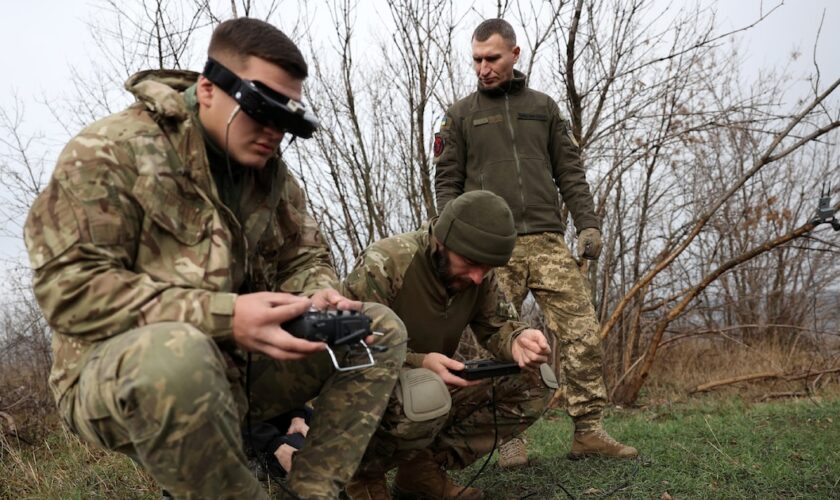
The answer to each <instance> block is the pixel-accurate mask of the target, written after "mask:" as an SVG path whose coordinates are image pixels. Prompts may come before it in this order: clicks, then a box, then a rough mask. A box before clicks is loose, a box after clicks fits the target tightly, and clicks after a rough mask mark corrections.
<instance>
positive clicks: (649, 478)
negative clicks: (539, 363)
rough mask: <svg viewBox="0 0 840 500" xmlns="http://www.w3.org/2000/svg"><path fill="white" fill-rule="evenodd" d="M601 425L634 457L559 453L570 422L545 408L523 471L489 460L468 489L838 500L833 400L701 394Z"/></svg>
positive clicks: (839, 427) (839, 439)
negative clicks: (767, 400)
mask: <svg viewBox="0 0 840 500" xmlns="http://www.w3.org/2000/svg"><path fill="white" fill-rule="evenodd" d="M606 426H607V429H608V430H609V431H610V433H611V434H612V435H613V436H614V437H616V438H617V439H620V440H621V441H623V442H625V443H628V444H632V445H634V446H636V447H637V448H638V449H639V450H640V452H641V458H640V459H639V460H638V461H620V460H604V459H587V460H581V461H570V460H568V459H566V458H565V455H566V453H568V451H569V448H570V446H571V443H570V441H571V439H570V434H571V423H570V420H569V419H568V418H567V417H565V416H564V415H563V414H561V413H560V412H553V413H551V414H549V415H548V417H547V418H546V419H544V420H542V421H540V422H538V423H537V424H536V425H535V426H534V427H532V428H531V429H530V430H529V431H528V437H529V446H528V447H529V450H530V454H531V457H532V459H533V460H532V464H531V466H530V467H527V468H523V469H520V470H514V471H507V470H500V469H499V468H498V467H497V466H496V465H495V464H494V463H492V462H491V464H490V465H488V467H487V468H486V469H485V471H484V472H483V473H482V474H481V476H480V477H479V478H478V479H477V480H476V481H475V483H474V485H475V486H479V487H481V488H482V489H484V490H485V491H486V492H487V493H488V494H489V498H522V497H526V496H527V497H528V498H540V499H541V498H570V497H571V498H598V497H603V496H606V495H608V494H610V493H611V492H612V495H610V496H611V497H612V498H662V496H663V494H664V493H666V492H667V493H668V495H670V496H672V497H673V498H725V499H730V498H750V499H752V498H840V400H833V401H823V402H819V403H815V402H811V401H795V402H787V403H772V404H755V405H753V404H744V403H743V402H741V401H740V400H737V399H732V400H724V401H721V400H714V399H700V400H696V401H694V402H692V403H689V404H682V405H680V406H671V407H655V408H650V409H647V410H644V411H635V412H621V413H616V414H613V415H611V416H610V417H609V418H608V419H607V424H606ZM478 465H480V464H478ZM478 465H474V466H473V467H471V468H470V469H468V470H466V471H463V472H461V473H459V474H458V478H459V479H460V480H461V481H462V482H467V481H469V479H470V478H472V477H473V476H474V475H475V472H476V471H477V470H478ZM564 488H565V490H566V491H568V494H566V493H564V491H563V489H564Z"/></svg>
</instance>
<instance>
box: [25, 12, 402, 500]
mask: <svg viewBox="0 0 840 500" xmlns="http://www.w3.org/2000/svg"><path fill="white" fill-rule="evenodd" d="M208 56H209V57H208V62H207V65H206V66H205V69H204V72H203V74H202V75H198V74H196V73H192V72H188V71H145V72H141V73H138V74H136V75H134V76H133V77H131V78H130V79H129V80H128V82H127V83H126V88H127V89H128V90H129V91H130V92H132V93H133V94H134V95H135V96H136V98H137V102H136V103H135V104H133V105H132V106H130V107H129V108H128V109H126V110H124V111H122V112H120V113H117V114H114V115H111V116H109V117H106V118H104V119H102V120H100V121H97V122H96V123H94V124H92V125H90V126H89V127H87V128H86V129H84V130H83V131H82V132H81V133H80V134H79V135H77V136H76V137H75V138H73V139H72V140H71V141H70V142H69V143H68V144H67V146H66V147H65V148H64V151H63V152H62V153H61V155H60V157H59V159H58V165H57V166H56V169H55V173H54V174H53V177H52V179H51V181H50V183H49V185H48V186H47V188H46V189H45V190H44V192H43V193H41V195H40V196H39V197H38V198H37V199H36V201H35V203H34V205H33V207H32V209H31V211H30V213H29V217H28V220H27V222H26V228H25V239H26V244H27V248H28V250H29V257H30V262H31V264H32V268H33V269H34V290H35V295H36V297H37V299H38V302H39V304H40V305H41V308H42V309H43V311H44V315H45V316H46V318H47V321H48V322H49V324H50V326H51V327H52V329H53V348H54V362H53V367H52V373H51V376H50V384H51V387H52V389H53V392H54V395H55V398H56V402H57V404H58V409H59V413H60V414H61V416H62V419H63V420H64V422H65V423H66V424H67V426H68V427H69V428H70V429H71V430H72V431H73V432H75V433H76V434H78V435H79V436H80V437H81V438H82V439H83V440H84V441H86V442H89V443H93V444H96V445H99V446H102V447H104V448H107V449H110V450H114V451H118V452H121V453H124V454H126V455H129V456H130V457H132V458H133V459H134V460H135V461H137V462H138V463H140V464H142V466H143V467H144V468H145V469H146V470H147V471H148V472H149V473H150V474H151V475H152V477H154V478H155V480H156V481H157V482H158V483H159V484H160V485H161V486H162V487H163V488H164V489H165V490H167V491H168V492H169V493H170V494H171V495H173V496H174V497H176V498H267V495H266V493H265V492H264V491H263V490H262V489H261V486H260V483H259V482H258V481H257V480H256V479H255V478H254V477H253V475H252V474H251V472H250V471H249V469H248V466H247V462H246V459H245V455H244V453H243V449H242V439H241V436H240V423H241V422H242V421H243V420H245V417H246V412H247V411H250V418H253V420H254V421H258V420H265V419H268V418H270V417H273V416H276V415H279V414H282V413H285V412H288V411H290V410H293V409H295V408H300V407H302V406H303V404H304V403H305V402H306V401H308V400H310V399H311V398H313V397H315V396H318V399H317V402H316V405H315V415H316V416H315V418H314V420H313V422H312V427H311V430H310V432H309V434H308V437H307V442H306V446H305V447H304V448H303V449H302V450H300V452H298V453H297V454H296V455H295V457H294V462H293V464H294V466H293V467H292V469H291V474H290V476H289V482H288V484H289V487H290V489H291V490H292V492H293V493H294V494H295V495H296V496H298V497H303V498H334V497H336V496H337V495H338V492H339V491H340V489H341V488H342V487H343V485H344V483H345V482H346V481H347V480H348V479H349V478H350V477H351V475H352V474H353V472H354V471H355V469H356V466H357V464H358V462H359V460H360V459H361V457H362V452H363V450H364V448H365V445H366V444H367V442H368V440H369V438H370V436H371V434H372V433H373V432H374V430H375V429H376V426H377V423H378V422H379V419H380V417H381V415H382V413H383V411H384V409H385V406H386V404H387V401H388V397H389V395H390V394H391V391H392V390H393V387H394V384H395V383H396V379H397V371H398V368H399V367H400V366H401V365H402V362H403V360H404V358H405V347H404V346H402V345H401V344H402V342H403V341H404V339H405V332H404V329H403V326H402V322H401V321H400V320H399V319H398V318H396V317H395V316H394V315H393V313H392V312H391V311H389V310H387V309H386V308H385V307H383V306H381V305H379V304H365V305H364V306H363V305H362V304H361V303H359V302H354V301H350V300H348V299H346V298H344V297H342V296H341V295H340V294H339V293H338V292H337V291H336V290H334V289H333V288H332V287H334V286H336V285H337V281H336V275H335V272H334V270H333V267H332V265H331V264H330V261H329V252H328V250H327V248H326V247H325V245H324V243H323V240H322V238H321V235H320V234H319V231H318V228H317V226H316V224H315V221H314V220H313V219H312V217H311V216H310V215H309V214H308V213H307V211H306V203H305V200H304V198H303V193H302V191H301V189H300V187H299V186H298V184H297V182H296V180H295V179H294V178H293V177H292V175H291V174H290V173H289V170H288V168H287V167H286V165H285V163H284V162H283V161H282V159H281V158H280V153H279V149H278V147H279V144H280V141H281V140H282V139H283V137H284V134H285V133H286V132H290V133H292V134H294V135H298V136H301V137H304V138H305V137H308V136H309V135H311V134H312V132H313V131H314V130H315V127H316V125H317V122H315V120H314V118H313V117H312V116H311V115H310V114H309V113H308V112H307V111H306V110H305V108H304V107H303V106H302V104H301V103H300V96H301V88H302V83H303V79H304V78H305V77H306V74H307V67H306V62H305V61H304V60H303V57H302V55H301V53H300V51H299V50H298V48H297V47H296V46H295V44H294V43H293V42H292V41H291V40H289V38H288V37H286V35H284V34H283V33H282V32H280V31H279V30H277V29H276V28H274V27H273V26H271V25H269V24H267V23H264V22H262V21H257V20H254V19H235V20H231V21H226V22H224V23H221V24H220V25H219V26H218V27H217V28H216V29H215V31H214V32H213V36H212V38H211V41H210V46H209V49H208ZM310 307H316V308H319V309H324V308H338V309H359V308H363V311H364V312H365V313H366V314H368V315H369V316H371V317H372V318H373V319H374V323H373V325H374V328H375V329H376V330H378V331H380V332H384V336H383V337H382V338H381V339H380V340H379V341H378V342H377V343H378V345H379V346H381V347H382V348H385V352H384V353H382V354H377V362H376V364H375V365H373V366H371V367H368V368H364V369H361V370H357V371H342V372H339V371H336V370H335V369H334V368H333V366H332V364H331V362H330V359H329V357H328V356H327V353H326V352H325V348H326V346H325V344H324V343H321V342H310V341H308V340H304V339H300V338H296V337H293V336H292V335H291V334H289V333H288V332H286V331H285V330H283V329H282V328H281V327H280V325H281V324H282V323H284V322H285V321H288V320H290V319H292V318H295V317H297V316H299V315H301V314H302V313H304V311H306V310H307V309H309V308H310ZM246 351H247V352H248V353H254V362H253V363H251V362H250V357H251V354H248V355H247V356H246ZM246 359H248V361H247V365H248V369H247V370H246ZM246 372H248V375H247V376H248V377H249V380H247V381H246V380H244V379H245V376H246ZM246 385H248V386H249V389H250V390H247V391H246V390H245V389H244V387H245V386H246ZM249 399H250V401H249ZM249 403H250V410H246V408H247V407H248V405H249Z"/></svg>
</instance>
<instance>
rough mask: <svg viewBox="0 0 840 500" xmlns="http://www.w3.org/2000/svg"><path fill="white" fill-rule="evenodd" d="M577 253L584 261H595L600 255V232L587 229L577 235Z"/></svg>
mask: <svg viewBox="0 0 840 500" xmlns="http://www.w3.org/2000/svg"><path fill="white" fill-rule="evenodd" d="M578 253H579V254H580V256H581V257H583V258H584V259H589V260H595V259H597V258H598V256H599V255H601V231H600V230H598V228H594V227H588V228H586V229H584V230H583V231H581V232H580V235H578Z"/></svg>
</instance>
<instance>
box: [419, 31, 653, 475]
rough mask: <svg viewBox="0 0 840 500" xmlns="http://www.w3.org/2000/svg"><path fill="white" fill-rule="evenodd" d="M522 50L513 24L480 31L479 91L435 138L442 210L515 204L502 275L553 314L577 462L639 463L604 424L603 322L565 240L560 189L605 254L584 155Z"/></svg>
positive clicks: (512, 447)
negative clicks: (487, 199) (497, 200)
mask: <svg viewBox="0 0 840 500" xmlns="http://www.w3.org/2000/svg"><path fill="white" fill-rule="evenodd" d="M519 53H520V49H519V47H518V46H517V45H516V34H515V33H514V31H513V28H512V27H511V25H510V24H509V23H508V22H506V21H504V20H503V19H489V20H486V21H484V22H482V23H481V24H479V26H478V27H477V28H476V29H475V31H474V32H473V36H472V57H473V67H474V69H475V72H476V75H477V76H478V90H477V91H476V92H474V93H472V94H470V95H469V96H467V97H465V98H463V99H461V100H459V101H458V102H456V103H455V104H453V105H452V106H451V107H450V108H449V110H447V112H446V117H445V119H444V121H443V123H442V124H441V126H440V132H439V133H438V134H436V135H435V148H434V149H435V151H434V152H435V162H436V165H437V170H436V173H435V189H436V197H437V205H438V209H439V210H443V209H444V208H445V207H446V204H447V203H449V202H450V201H451V200H453V199H454V198H455V197H457V196H458V195H459V194H461V193H463V192H465V191H472V190H475V189H486V190H490V191H493V192H494V193H496V194H498V195H500V196H501V197H502V198H504V199H505V201H507V202H508V204H509V205H510V208H511V211H512V212H513V217H514V220H515V221H516V230H517V233H518V237H517V241H516V248H515V249H514V251H513V256H512V257H511V260H510V262H509V263H508V264H507V266H506V267H504V268H500V269H499V270H498V271H497V276H498V279H499V283H500V284H501V286H502V288H503V289H504V290H505V291H506V292H507V293H508V297H509V298H510V299H511V300H512V301H513V303H514V304H515V305H517V306H521V304H522V302H523V301H524V299H525V296H526V295H527V294H528V291H529V290H530V291H531V292H532V293H533V295H534V297H535V299H536V300H537V303H538V304H539V305H540V308H541V309H542V311H543V313H544V315H545V319H546V324H547V327H548V330H549V332H550V333H551V339H552V341H553V342H552V343H553V344H554V345H552V349H553V350H554V351H555V352H556V353H557V355H558V356H559V360H558V361H557V366H555V370H558V372H559V370H561V369H562V370H563V372H564V374H565V379H566V383H567V390H566V399H567V406H566V407H567V411H568V413H569V415H570V416H571V417H572V420H573V421H574V426H575V432H574V439H573V442H572V451H571V454H570V457H571V458H579V457H583V456H587V455H603V456H610V457H622V458H625V457H634V456H636V455H637V452H636V449H635V448H633V447H631V446H626V445H624V444H621V443H619V442H617V441H616V440H614V439H613V438H611V437H610V436H609V435H608V434H607V433H606V432H605V431H604V429H603V427H602V413H603V409H604V405H605V404H606V390H605V388H604V381H603V373H602V370H603V367H602V364H603V361H602V348H601V344H600V339H599V336H598V323H597V320H596V318H595V311H594V309H593V307H592V304H591V302H590V298H589V292H588V291H587V286H586V282H585V280H584V278H583V276H582V275H581V273H580V272H579V270H578V268H577V265H576V262H575V260H574V258H573V257H572V256H571V254H570V252H569V249H568V247H567V246H566V244H565V242H564V239H563V233H564V231H565V229H566V227H565V224H564V221H563V219H562V217H561V209H560V206H561V200H560V198H558V191H559V193H560V195H561V196H562V201H563V202H564V203H565V204H566V206H568V207H569V210H570V211H571V213H572V216H573V217H574V221H575V227H576V228H577V230H578V232H579V234H578V247H579V248H582V249H583V252H582V256H583V257H584V258H586V259H593V260H594V259H597V258H598V255H599V254H600V252H601V232H600V229H599V221H598V218H597V217H596V215H595V211H594V203H593V200H592V195H591V193H590V191H589V185H588V184H587V182H586V176H585V174H584V170H583V166H582V165H581V161H580V150H579V147H578V145H577V143H576V142H575V139H574V137H573V136H572V133H571V130H570V129H569V127H568V124H567V122H566V121H565V120H564V119H563V118H562V117H561V115H560V110H559V108H558V106H557V103H556V102H554V100H553V99H551V98H550V97H548V96H547V95H545V94H542V93H540V92H537V91H534V90H532V89H529V88H528V87H527V85H526V82H525V75H523V74H522V73H520V72H519V71H516V70H514V69H513V66H514V64H516V62H517V61H518V59H519ZM555 359H557V358H555ZM502 457H503V460H502V464H503V465H505V464H510V465H517V464H522V463H525V462H527V457H526V452H525V447H524V443H523V442H522V441H521V440H518V439H517V440H512V441H510V442H509V443H507V445H506V447H505V448H504V449H502Z"/></svg>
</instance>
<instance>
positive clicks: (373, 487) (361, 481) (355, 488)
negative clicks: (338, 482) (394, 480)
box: [344, 474, 391, 500]
mask: <svg viewBox="0 0 840 500" xmlns="http://www.w3.org/2000/svg"><path fill="white" fill-rule="evenodd" d="M344 493H345V494H346V495H347V497H348V498H349V499H350V500H391V494H390V493H389V492H388V483H387V482H386V479H385V474H380V475H372V476H362V477H354V478H353V479H351V480H350V482H349V483H347V486H345V487H344Z"/></svg>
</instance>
